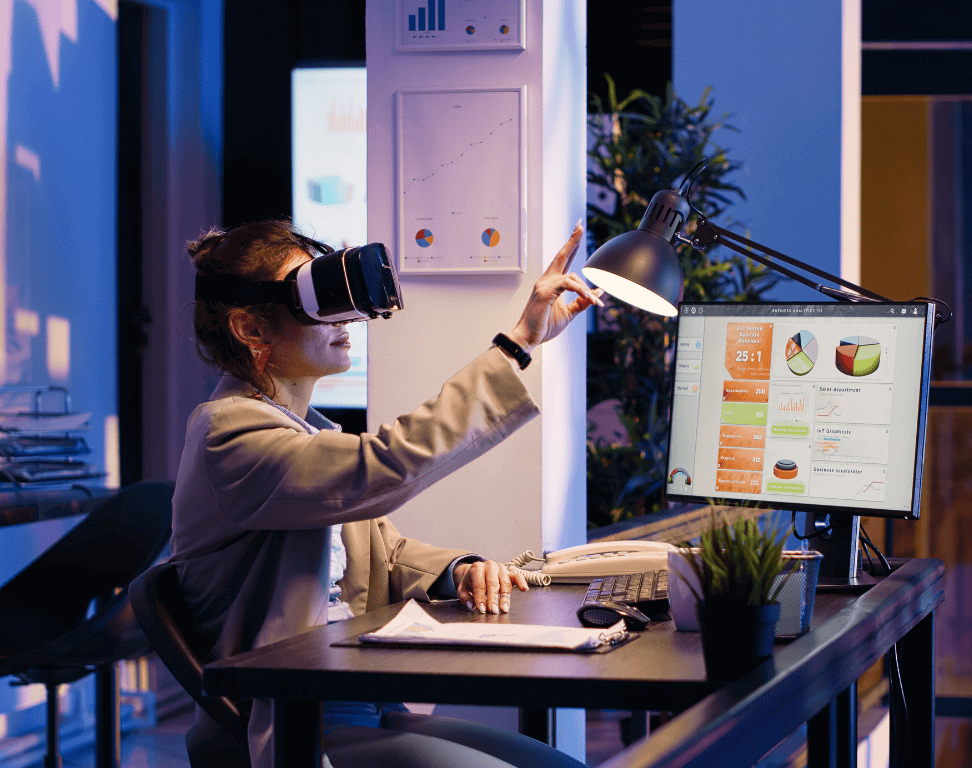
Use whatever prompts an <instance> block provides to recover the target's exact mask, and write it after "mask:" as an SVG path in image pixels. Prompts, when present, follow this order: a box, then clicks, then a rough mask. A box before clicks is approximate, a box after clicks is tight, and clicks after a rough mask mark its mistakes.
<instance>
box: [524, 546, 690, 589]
mask: <svg viewBox="0 0 972 768" xmlns="http://www.w3.org/2000/svg"><path fill="white" fill-rule="evenodd" d="M675 549H676V548H675V547H674V546H672V545H671V544H667V543H665V542H663V541H599V542H594V543H592V544H581V545H580V546H577V547H568V548H567V549H561V550H558V551H556V552H548V553H546V556H545V557H543V558H539V557H536V556H534V554H533V552H529V551H528V552H524V553H523V555H521V556H520V557H518V558H516V559H515V560H513V561H512V562H510V563H507V565H508V566H510V567H513V568H519V567H520V566H522V565H524V564H525V563H527V562H530V561H531V560H539V561H540V562H541V563H542V565H541V566H540V570H539V572H538V571H523V573H525V574H536V575H538V576H540V575H545V576H549V577H550V581H551V582H554V583H560V584H586V583H588V582H589V581H590V580H591V579H594V578H597V577H598V576H613V575H615V574H621V573H645V572H646V571H664V570H666V569H667V568H668V553H669V552H671V551H674V550H675ZM531 581H532V583H541V584H542V583H544V582H546V583H550V582H547V580H546V579H540V578H537V579H536V580H535V581H533V580H531Z"/></svg>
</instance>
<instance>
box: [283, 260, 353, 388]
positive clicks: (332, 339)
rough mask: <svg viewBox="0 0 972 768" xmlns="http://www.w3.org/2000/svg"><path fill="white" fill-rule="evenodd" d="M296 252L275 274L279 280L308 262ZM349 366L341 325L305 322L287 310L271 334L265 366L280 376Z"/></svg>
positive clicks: (348, 343)
mask: <svg viewBox="0 0 972 768" xmlns="http://www.w3.org/2000/svg"><path fill="white" fill-rule="evenodd" d="M309 260H310V256H308V255H307V254H305V253H300V254H299V255H298V256H297V257H295V258H294V259H292V260H291V261H289V262H288V263H287V265H286V266H284V267H283V269H282V270H281V271H280V274H279V275H278V276H277V279H278V280H282V279H283V278H284V277H285V276H286V275H287V274H288V273H289V272H290V271H291V270H292V269H293V268H294V267H296V266H299V265H300V264H303V263H304V262H305V261H309ZM350 367H351V340H350V337H349V336H348V331H347V329H346V328H345V327H344V326H343V325H329V324H326V323H314V324H313V325H305V324H303V323H301V322H299V321H298V320H297V319H296V318H294V317H293V315H291V314H289V313H287V314H286V315H285V316H284V317H283V320H282V321H281V323H280V327H279V330H278V332H277V334H276V335H275V343H274V345H273V348H272V349H271V351H270V357H269V359H268V361H267V369H268V371H269V372H270V373H272V374H273V375H275V376H277V377H279V378H281V379H296V378H309V377H313V378H315V379H319V378H320V377H321V376H330V375H331V374H334V373H343V372H344V371H346V370H348V369H349V368H350Z"/></svg>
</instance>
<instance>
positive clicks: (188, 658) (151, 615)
mask: <svg viewBox="0 0 972 768" xmlns="http://www.w3.org/2000/svg"><path fill="white" fill-rule="evenodd" d="M129 599H130V600H131V603H132V608H133V609H134V611H135V616H136V617H137V618H138V621H139V623H140V624H141V625H142V630H143V631H144V632H145V636H146V637H147V638H148V641H149V644H150V645H151V646H152V648H153V649H154V650H155V652H156V653H157V654H158V655H159V658H160V659H161V660H162V663H163V664H165V666H166V668H167V669H168V670H169V672H171V673H172V676H173V677H174V678H175V679H176V681H177V682H178V683H179V684H180V685H181V686H182V687H183V688H184V689H185V690H186V693H188V694H189V695H190V696H191V697H192V698H193V700H194V701H195V702H196V703H197V704H198V705H199V706H200V707H201V708H202V709H203V711H204V712H206V714H208V715H209V716H210V717H211V718H212V719H213V720H215V721H216V724H217V725H219V726H220V727H221V728H222V729H223V730H225V731H227V732H228V733H229V734H230V735H232V736H233V737H234V738H235V739H236V740H237V741H239V742H240V743H241V744H244V745H245V744H246V725H247V716H246V715H245V714H243V713H242V712H241V710H240V708H239V707H238V706H237V704H236V703H235V702H233V701H231V700H230V699H227V698H225V697H214V696H204V695H203V687H202V662H201V661H200V659H199V657H198V656H197V655H196V652H195V651H194V650H193V648H192V646H191V645H190V643H189V641H188V640H187V637H186V631H185V629H184V628H185V627H188V626H189V616H188V613H187V611H186V608H185V603H184V602H183V598H182V592H181V590H180V588H179V580H178V575H177V573H176V568H175V565H173V564H171V563H160V564H159V565H155V566H153V567H151V568H149V569H148V570H147V571H145V573H143V574H141V575H140V576H138V577H137V578H136V579H135V580H134V581H132V584H131V586H130V588H129Z"/></svg>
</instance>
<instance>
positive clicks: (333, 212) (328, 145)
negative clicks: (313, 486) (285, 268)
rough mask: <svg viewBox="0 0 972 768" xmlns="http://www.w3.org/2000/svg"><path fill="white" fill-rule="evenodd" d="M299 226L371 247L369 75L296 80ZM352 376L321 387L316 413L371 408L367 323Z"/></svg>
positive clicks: (303, 73) (299, 74) (357, 332)
mask: <svg viewBox="0 0 972 768" xmlns="http://www.w3.org/2000/svg"><path fill="white" fill-rule="evenodd" d="M291 89H292V104H293V118H292V128H291V131H292V135H293V141H292V146H293V164H292V165H293V179H292V182H293V201H294V203H293V205H294V224H295V225H296V226H297V227H298V228H299V229H300V231H301V232H303V233H304V234H307V235H309V236H311V237H313V238H315V239H317V240H320V241H321V242H324V243H327V244H328V245H330V246H333V247H334V248H344V247H347V246H351V245H363V244H364V243H366V242H368V207H367V193H366V168H367V162H368V157H367V138H366V133H365V131H366V123H367V119H366V116H367V109H366V99H367V80H366V74H365V68H364V67H348V66H332V67H302V68H298V69H295V70H294V71H293V73H292V78H291ZM347 330H348V333H350V334H351V369H350V370H349V371H348V372H347V373H342V374H339V375H336V376H327V377H325V378H323V379H321V380H320V381H319V382H318V384H317V387H316V388H315V390H314V396H313V398H312V399H311V405H314V406H317V407H321V408H364V407H365V406H366V405H367V402H368V377H367V352H368V335H367V324H366V323H351V324H350V325H348V326H347Z"/></svg>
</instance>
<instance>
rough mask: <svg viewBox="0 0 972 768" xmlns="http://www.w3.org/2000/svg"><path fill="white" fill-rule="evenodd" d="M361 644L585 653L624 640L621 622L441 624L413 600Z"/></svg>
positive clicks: (363, 639) (624, 635)
mask: <svg viewBox="0 0 972 768" xmlns="http://www.w3.org/2000/svg"><path fill="white" fill-rule="evenodd" d="M358 639H359V640H360V641H361V642H363V643H395V644H402V643H404V644H408V645H412V644H420V645H422V644H424V645H470V646H505V647H510V648H559V649H562V650H568V651H585V650H593V649H595V648H600V647H601V646H603V645H613V644H616V643H618V642H621V641H622V640H625V639H627V631H626V630H625V627H624V622H623V621H619V622H618V623H617V624H615V625H613V626H611V627H604V628H600V629H585V628H582V627H547V626H542V625H539V624H485V623H479V622H461V623H457V624H456V623H443V622H441V621H436V620H435V619H433V618H432V617H431V616H430V615H429V614H428V613H426V611H425V610H424V609H423V608H422V607H421V606H420V605H419V604H418V603H417V602H415V601H414V600H409V601H408V602H407V603H406V604H405V605H404V607H403V608H402V610H400V611H399V612H398V615H397V616H395V618H393V619H392V620H391V621H389V622H388V623H387V624H386V625H385V626H383V627H382V628H381V629H378V630H376V631H374V632H369V633H367V634H364V635H359V637H358Z"/></svg>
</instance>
